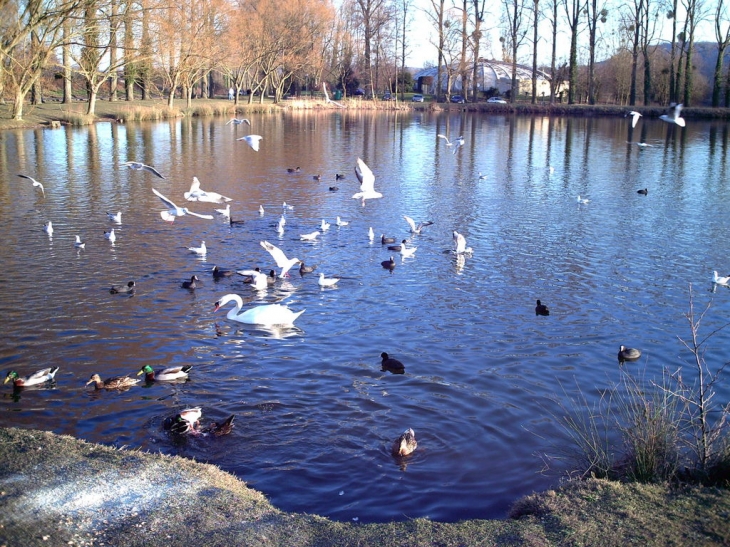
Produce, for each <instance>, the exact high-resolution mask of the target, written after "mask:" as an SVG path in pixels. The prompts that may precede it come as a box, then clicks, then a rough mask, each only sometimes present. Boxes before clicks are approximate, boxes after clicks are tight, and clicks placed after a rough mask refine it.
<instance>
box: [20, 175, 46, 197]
mask: <svg viewBox="0 0 730 547" xmlns="http://www.w3.org/2000/svg"><path fill="white" fill-rule="evenodd" d="M18 176H19V177H21V178H24V179H28V180H29V181H31V182H32V183H33V186H37V187H38V188H40V189H41V193H42V194H43V197H46V191H45V190H44V189H43V185H42V184H41V183H40V182H38V181H37V180H35V179H34V178H33V177H29V176H28V175H18Z"/></svg>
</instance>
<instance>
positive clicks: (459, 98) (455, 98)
mask: <svg viewBox="0 0 730 547" xmlns="http://www.w3.org/2000/svg"><path fill="white" fill-rule="evenodd" d="M451 102H452V103H465V102H466V100H464V97H462V96H461V95H452V96H451Z"/></svg>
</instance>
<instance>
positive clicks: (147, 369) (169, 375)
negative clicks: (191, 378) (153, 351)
mask: <svg viewBox="0 0 730 547" xmlns="http://www.w3.org/2000/svg"><path fill="white" fill-rule="evenodd" d="M191 368H193V366H192V365H185V366H182V367H168V368H166V369H162V370H158V371H157V372H155V371H154V369H153V368H152V367H151V366H149V365H145V366H143V367H142V368H141V369H140V371H139V372H138V373H137V376H139V375H140V374H144V375H145V377H144V379H145V381H146V382H169V381H171V380H183V379H185V378H187V377H188V373H189V372H190V369H191Z"/></svg>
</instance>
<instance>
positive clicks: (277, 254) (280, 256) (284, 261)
mask: <svg viewBox="0 0 730 547" xmlns="http://www.w3.org/2000/svg"><path fill="white" fill-rule="evenodd" d="M261 246H262V247H263V248H264V249H266V250H267V251H268V252H269V254H270V255H271V256H272V257H273V259H274V261H275V262H276V265H277V266H278V267H279V268H281V273H280V274H279V277H286V276H287V275H288V272H289V270H290V269H291V268H292V266H294V265H295V264H299V263H300V262H301V260H299V259H298V258H287V257H286V255H285V254H284V251H282V250H281V249H279V247H277V246H276V245H272V244H271V243H269V242H268V241H261Z"/></svg>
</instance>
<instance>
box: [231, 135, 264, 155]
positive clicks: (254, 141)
mask: <svg viewBox="0 0 730 547" xmlns="http://www.w3.org/2000/svg"><path fill="white" fill-rule="evenodd" d="M261 139H263V137H262V136H261V135H246V136H245V137H239V138H237V139H236V140H237V141H246V144H248V145H249V146H250V147H251V148H253V149H254V150H255V151H256V152H258V151H259V144H260V143H261Z"/></svg>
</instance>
